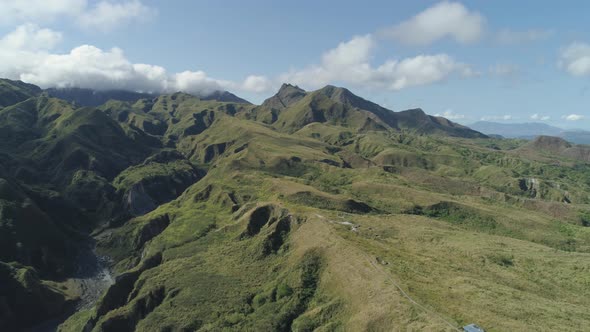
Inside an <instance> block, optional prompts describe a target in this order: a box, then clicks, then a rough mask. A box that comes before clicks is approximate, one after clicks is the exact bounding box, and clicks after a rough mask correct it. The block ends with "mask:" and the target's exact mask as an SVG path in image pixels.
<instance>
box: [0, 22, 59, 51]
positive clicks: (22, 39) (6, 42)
mask: <svg viewBox="0 0 590 332" xmlns="http://www.w3.org/2000/svg"><path fill="white" fill-rule="evenodd" d="M61 40H62V34H61V33H59V32H56V31H53V30H50V29H41V28H39V27H38V26H37V25H34V24H31V23H28V24H24V25H21V26H18V27H17V28H16V29H15V30H14V31H12V32H10V33H9V34H7V35H6V36H4V37H2V39H0V49H5V50H6V49H8V50H28V51H39V50H49V49H52V48H54V47H55V46H56V45H57V44H58V43H59V42H60V41H61Z"/></svg>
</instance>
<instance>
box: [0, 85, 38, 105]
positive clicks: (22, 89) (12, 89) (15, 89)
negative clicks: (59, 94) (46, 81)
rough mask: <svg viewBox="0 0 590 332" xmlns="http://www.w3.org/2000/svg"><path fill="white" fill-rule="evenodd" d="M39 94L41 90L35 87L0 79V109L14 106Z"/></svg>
mask: <svg viewBox="0 0 590 332" xmlns="http://www.w3.org/2000/svg"><path fill="white" fill-rule="evenodd" d="M40 93H41V89H40V88H39V87H37V86H35V85H32V84H27V83H24V82H22V81H12V80H8V79H4V78H0V108H2V107H5V106H9V105H14V104H16V103H19V102H21V101H24V100H27V99H29V98H31V97H35V96H37V95H39V94H40Z"/></svg>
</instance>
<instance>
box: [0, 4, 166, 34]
mask: <svg viewBox="0 0 590 332" xmlns="http://www.w3.org/2000/svg"><path fill="white" fill-rule="evenodd" d="M155 12H156V11H155V9H153V8H151V7H148V6H146V5H144V4H143V3H142V2H141V1H140V0H125V1H120V0H100V1H97V2H95V3H93V4H91V3H90V2H89V1H88V0H18V1H13V0H0V16H2V21H1V23H0V24H18V23H22V22H39V23H45V22H51V21H55V20H58V19H63V18H68V19H72V20H73V21H75V22H76V23H77V24H79V25H80V26H82V27H85V28H91V29H99V30H103V31H106V30H111V29H113V28H116V27H118V26H120V25H122V24H124V23H127V22H130V21H134V20H143V19H145V18H149V17H151V16H152V15H154V14H155Z"/></svg>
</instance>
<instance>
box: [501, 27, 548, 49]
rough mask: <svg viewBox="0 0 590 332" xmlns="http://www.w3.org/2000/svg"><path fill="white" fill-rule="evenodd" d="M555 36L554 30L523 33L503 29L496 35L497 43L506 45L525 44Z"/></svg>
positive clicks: (536, 30)
mask: <svg viewBox="0 0 590 332" xmlns="http://www.w3.org/2000/svg"><path fill="white" fill-rule="evenodd" d="M553 34H554V32H553V30H546V29H528V30H523V31H515V30H510V29H503V30H500V31H499V32H498V33H497V34H496V42H498V43H499V44H505V45H515V44H523V43H530V42H536V41H540V40H545V39H547V38H549V37H551V36H552V35H553Z"/></svg>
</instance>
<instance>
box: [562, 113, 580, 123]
mask: <svg viewBox="0 0 590 332" xmlns="http://www.w3.org/2000/svg"><path fill="white" fill-rule="evenodd" d="M584 118H585V117H584V116H583V115H580V114H570V115H564V116H562V119H565V120H567V121H580V120H583V119H584Z"/></svg>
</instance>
